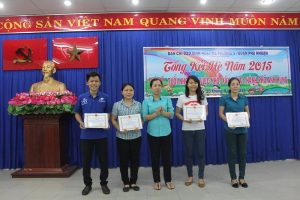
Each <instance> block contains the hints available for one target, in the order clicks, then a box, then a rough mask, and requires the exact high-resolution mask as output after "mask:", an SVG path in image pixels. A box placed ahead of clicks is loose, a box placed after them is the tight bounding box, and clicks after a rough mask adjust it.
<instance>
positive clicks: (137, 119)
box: [118, 114, 143, 132]
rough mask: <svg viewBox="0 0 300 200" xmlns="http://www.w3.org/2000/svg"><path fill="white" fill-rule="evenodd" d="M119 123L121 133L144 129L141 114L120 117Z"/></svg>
mask: <svg viewBox="0 0 300 200" xmlns="http://www.w3.org/2000/svg"><path fill="white" fill-rule="evenodd" d="M118 122H119V126H120V131H121V132H123V131H131V130H136V129H142V128H143V126H142V119H141V115H140V114H135V115H123V116H118Z"/></svg>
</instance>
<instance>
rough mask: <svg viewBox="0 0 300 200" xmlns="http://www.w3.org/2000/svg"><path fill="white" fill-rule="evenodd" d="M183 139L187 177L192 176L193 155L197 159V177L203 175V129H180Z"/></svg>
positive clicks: (200, 177)
mask: <svg viewBox="0 0 300 200" xmlns="http://www.w3.org/2000/svg"><path fill="white" fill-rule="evenodd" d="M182 133H183V140H184V156H185V164H186V169H187V173H188V176H189V177H193V155H194V151H196V155H197V160H198V178H199V179H202V178H203V177H204V167H205V130H195V131H184V130H183V131H182Z"/></svg>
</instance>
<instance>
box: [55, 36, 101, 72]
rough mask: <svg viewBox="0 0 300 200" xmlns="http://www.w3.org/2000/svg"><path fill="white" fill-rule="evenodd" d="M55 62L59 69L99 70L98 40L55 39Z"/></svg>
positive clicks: (80, 38) (91, 38) (90, 38)
mask: <svg viewBox="0 0 300 200" xmlns="http://www.w3.org/2000/svg"><path fill="white" fill-rule="evenodd" d="M52 43H53V44H52V45H53V46H52V50H53V62H54V63H55V64H56V67H57V68H58V69H63V68H64V69H71V68H97V67H98V38H97V37H79V38H54V39H53V40H52Z"/></svg>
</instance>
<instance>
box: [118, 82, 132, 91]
mask: <svg viewBox="0 0 300 200" xmlns="http://www.w3.org/2000/svg"><path fill="white" fill-rule="evenodd" d="M126 86H130V87H132V89H133V90H134V86H133V85H132V84H131V83H124V84H123V85H122V88H121V91H123V90H124V88H125V87H126Z"/></svg>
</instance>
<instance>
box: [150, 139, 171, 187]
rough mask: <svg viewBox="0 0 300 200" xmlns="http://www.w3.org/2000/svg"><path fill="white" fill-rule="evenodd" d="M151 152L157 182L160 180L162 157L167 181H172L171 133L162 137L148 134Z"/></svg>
mask: <svg viewBox="0 0 300 200" xmlns="http://www.w3.org/2000/svg"><path fill="white" fill-rule="evenodd" d="M148 142H149V147H150V152H151V163H152V174H153V180H154V182H155V183H157V182H160V181H161V180H160V158H162V164H163V170H164V179H165V182H166V183H167V182H171V180H172V178H171V150H172V146H171V142H172V139H171V134H170V135H167V136H162V137H153V136H151V135H149V134H148Z"/></svg>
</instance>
